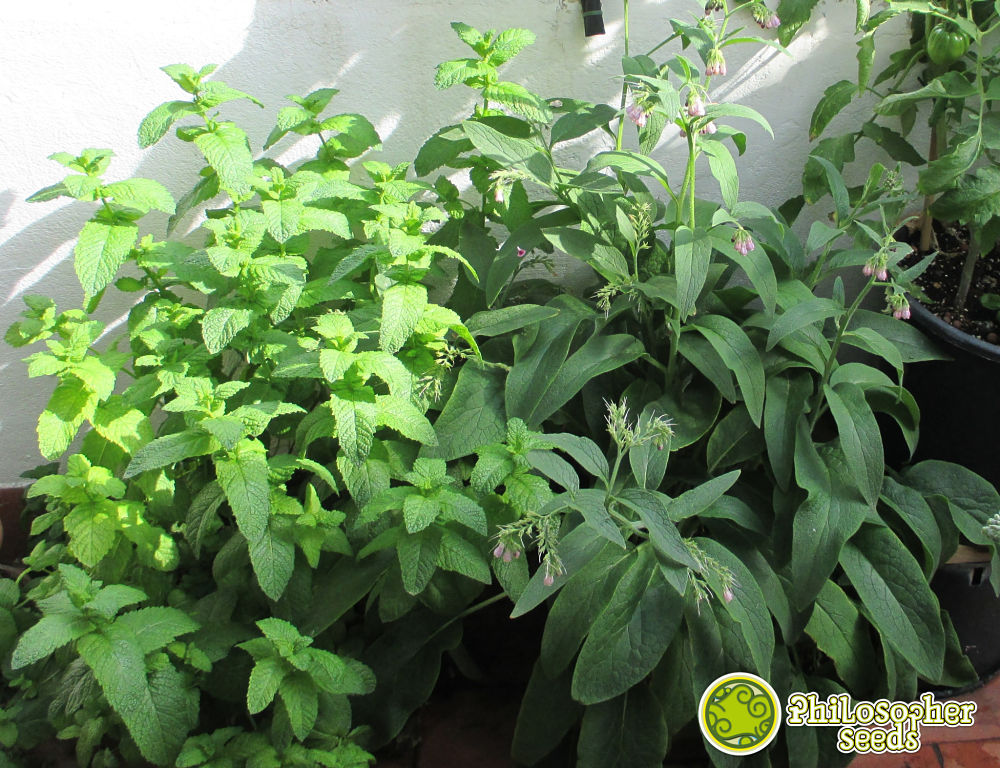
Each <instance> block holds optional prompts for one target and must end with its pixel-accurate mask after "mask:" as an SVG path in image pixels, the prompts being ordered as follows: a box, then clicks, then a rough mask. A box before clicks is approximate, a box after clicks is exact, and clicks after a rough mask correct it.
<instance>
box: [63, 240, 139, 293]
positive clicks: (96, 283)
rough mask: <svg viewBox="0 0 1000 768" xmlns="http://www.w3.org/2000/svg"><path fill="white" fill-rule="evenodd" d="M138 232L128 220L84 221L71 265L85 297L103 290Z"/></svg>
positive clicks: (129, 251)
mask: <svg viewBox="0 0 1000 768" xmlns="http://www.w3.org/2000/svg"><path fill="white" fill-rule="evenodd" d="M138 234H139V227H137V226H136V225H135V224H132V223H123V224H106V223H104V222H103V221H88V222H87V223H86V224H84V225H83V229H82V230H80V237H79V238H78V239H77V242H76V248H74V249H73V259H74V261H73V264H74V267H75V268H76V275H77V277H78V278H79V279H80V285H81V286H82V287H83V292H84V294H85V295H86V297H87V298H88V299H89V298H90V297H92V296H96V295H97V294H98V293H100V292H101V291H102V290H104V289H105V288H106V287H107V286H108V284H109V283H110V282H111V281H112V280H114V279H115V275H116V274H117V273H118V269H119V268H120V267H121V265H122V264H124V263H125V260H126V259H127V258H128V255H129V253H131V251H132V246H133V245H135V239H136V237H137V236H138Z"/></svg>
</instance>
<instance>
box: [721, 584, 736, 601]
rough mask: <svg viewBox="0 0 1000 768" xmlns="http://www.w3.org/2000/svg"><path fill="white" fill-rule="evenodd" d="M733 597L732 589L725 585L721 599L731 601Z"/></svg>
mask: <svg viewBox="0 0 1000 768" xmlns="http://www.w3.org/2000/svg"><path fill="white" fill-rule="evenodd" d="M734 597H735V595H734V594H733V590H731V589H730V588H729V587H726V588H725V590H724V591H723V593H722V599H723V600H725V601H726V602H727V603H731V602H733V598H734Z"/></svg>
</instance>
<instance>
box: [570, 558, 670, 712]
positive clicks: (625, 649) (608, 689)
mask: <svg viewBox="0 0 1000 768" xmlns="http://www.w3.org/2000/svg"><path fill="white" fill-rule="evenodd" d="M682 604H683V600H682V598H681V596H680V595H679V594H677V592H676V590H674V588H673V587H671V586H670V585H669V584H667V582H666V581H664V579H663V576H662V575H661V573H660V569H659V567H658V566H657V564H656V558H655V556H654V555H653V552H652V549H651V548H649V547H643V548H640V549H639V550H638V555H637V556H636V558H635V559H634V561H633V562H632V564H631V567H630V568H629V569H628V571H626V572H625V574H624V575H623V576H622V579H621V581H619V582H618V585H617V586H616V587H615V591H614V593H613V594H612V596H611V600H610V601H609V602H608V605H607V606H606V607H605V609H604V610H603V611H602V612H601V614H600V615H599V616H598V617H597V619H596V620H595V621H594V624H593V626H592V627H591V629H590V632H589V634H588V635H587V640H586V641H585V642H584V644H583V648H582V649H581V650H580V656H579V658H578V659H577V662H576V667H575V669H574V671H573V698H574V699H576V700H577V701H580V702H582V703H583V704H596V703H598V702H601V701H606V700H608V699H611V698H614V697H615V696H618V695H619V694H621V693H624V692H625V691H627V690H628V689H629V688H631V687H632V686H633V685H635V684H636V683H638V682H639V681H640V680H642V679H643V678H644V677H645V676H646V675H648V674H649V673H650V672H652V671H653V669H654V668H655V667H656V665H657V664H658V663H659V661H660V658H661V657H662V656H663V653H664V652H665V651H666V650H667V647H668V646H669V645H670V642H671V640H673V636H674V633H675V632H676V631H677V628H678V626H679V625H680V619H681V606H682Z"/></svg>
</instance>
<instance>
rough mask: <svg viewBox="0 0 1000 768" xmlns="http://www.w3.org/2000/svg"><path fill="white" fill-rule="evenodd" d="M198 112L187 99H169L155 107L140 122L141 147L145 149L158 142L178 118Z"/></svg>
mask: <svg viewBox="0 0 1000 768" xmlns="http://www.w3.org/2000/svg"><path fill="white" fill-rule="evenodd" d="M193 114H196V110H195V108H194V106H193V105H192V104H191V103H190V102H187V101H168V102H166V103H164V104H160V105H159V106H158V107H154V108H153V110H152V111H151V112H150V113H149V114H148V115H146V117H144V118H143V120H142V122H141V123H140V124H139V148H140V149H145V148H146V147H151V146H152V145H153V144H155V143H156V142H158V141H159V140H160V139H162V138H163V136H164V135H165V134H166V132H167V131H168V130H170V126H171V125H173V124H174V123H175V122H176V121H177V120H180V119H182V118H184V117H187V116H188V115H193Z"/></svg>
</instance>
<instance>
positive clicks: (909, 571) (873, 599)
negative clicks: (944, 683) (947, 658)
mask: <svg viewBox="0 0 1000 768" xmlns="http://www.w3.org/2000/svg"><path fill="white" fill-rule="evenodd" d="M840 563H841V565H842V566H843V567H844V572H845V573H846V574H847V577H848V578H849V579H850V580H851V584H852V585H853V586H854V588H855V590H857V593H858V596H859V597H860V598H861V602H862V603H864V606H865V608H867V609H868V612H869V613H870V615H871V619H872V623H873V624H875V626H876V627H877V628H878V630H879V633H880V634H881V635H882V639H883V641H884V642H886V643H888V644H889V645H891V646H892V647H893V648H894V649H895V650H896V651H897V652H898V653H899V654H901V655H902V657H903V658H904V659H906V660H907V662H908V663H909V664H911V665H912V666H913V667H914V669H916V671H917V672H918V673H919V674H920V675H922V676H924V677H926V678H928V679H931V680H935V679H937V678H938V677H940V676H941V672H942V669H943V667H944V652H945V642H944V627H943V625H942V623H941V614H940V607H939V606H938V601H937V597H935V595H934V593H933V592H931V590H930V587H929V586H928V585H927V581H926V580H925V579H924V575H923V573H922V572H921V570H920V566H919V565H918V564H917V562H916V560H914V559H913V555H911V554H910V553H909V552H908V551H907V549H906V547H905V546H903V544H902V542H900V540H899V539H898V538H897V537H896V535H895V534H894V533H893V532H892V531H890V530H889V529H888V528H883V527H878V526H865V527H863V528H862V529H861V530H860V531H859V532H858V533H857V534H856V535H855V536H854V537H853V538H852V539H851V541H849V542H848V543H847V545H846V546H845V547H844V550H843V552H842V553H841V555H840Z"/></svg>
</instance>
